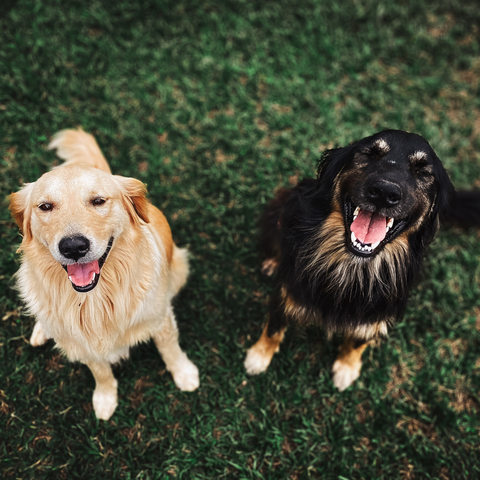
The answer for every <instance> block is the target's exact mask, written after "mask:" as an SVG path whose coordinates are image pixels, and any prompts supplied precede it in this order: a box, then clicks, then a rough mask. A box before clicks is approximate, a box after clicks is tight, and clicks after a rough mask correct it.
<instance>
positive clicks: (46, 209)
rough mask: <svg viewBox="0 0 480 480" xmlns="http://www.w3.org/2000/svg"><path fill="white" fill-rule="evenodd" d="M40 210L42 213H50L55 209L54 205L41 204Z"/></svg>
mask: <svg viewBox="0 0 480 480" xmlns="http://www.w3.org/2000/svg"><path fill="white" fill-rule="evenodd" d="M38 208H39V209H40V210H41V211H42V212H49V211H50V210H52V209H53V205H52V204H51V203H41V204H40V205H39V206H38Z"/></svg>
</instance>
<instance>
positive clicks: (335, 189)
mask: <svg viewBox="0 0 480 480" xmlns="http://www.w3.org/2000/svg"><path fill="white" fill-rule="evenodd" d="M465 205H467V208H465ZM479 206H480V194H479V193H478V192H457V193H455V191H454V188H453V186H452V184H451V182H450V179H449V177H448V175H447V173H446V171H445V169H444V167H443V165H442V163H441V162H440V160H439V158H438V157H437V155H436V154H435V152H434V151H433V149H432V147H431V146H430V145H429V143H428V142H427V141H426V140H425V139H424V138H423V137H421V136H420V135H416V134H412V133H407V132H404V131H399V130H386V131H383V132H380V133H377V134H375V135H373V136H370V137H367V138H364V139H362V140H359V141H356V142H354V143H352V144H351V145H349V146H347V147H344V148H336V149H332V150H328V151H326V152H325V153H324V155H323V156H322V159H321V161H320V163H319V169H318V173H317V178H316V179H305V180H303V181H301V182H300V183H299V184H298V185H297V186H295V187H294V188H292V189H281V190H280V191H279V192H278V193H277V195H276V198H275V199H274V200H273V201H272V202H271V203H270V205H269V206H268V207H267V210H266V212H265V214H264V216H263V217H262V220H261V222H260V225H261V226H260V228H261V252H262V255H263V256H264V258H266V260H265V261H264V262H263V266H262V272H263V273H265V274H267V275H272V274H274V273H275V275H276V278H275V288H274V292H273V294H272V296H271V298H270V303H269V315H268V321H267V325H266V326H265V328H264V330H263V333H262V335H261V337H260V339H259V340H258V342H257V343H256V344H255V345H254V346H252V347H251V348H250V349H249V350H248V352H247V356H246V359H245V368H246V370H247V373H249V374H252V375H253V374H258V373H261V372H263V371H265V370H266V369H267V367H268V365H269V364H270V362H271V360H272V357H273V355H274V354H275V352H278V350H279V347H280V343H281V341H282V340H283V337H284V333H285V329H286V327H287V325H288V324H289V323H290V322H296V323H297V324H300V325H318V326H321V327H323V328H324V329H325V330H326V331H327V333H328V334H329V336H331V335H332V334H336V333H338V334H342V335H343V336H344V340H343V344H342V345H341V347H340V352H339V355H338V357H337V359H336V361H335V363H334V365H333V383H334V384H335V386H336V387H337V388H338V389H339V390H340V391H343V390H345V389H346V388H347V387H349V386H350V385H351V384H352V383H353V382H354V381H355V380H356V379H357V378H358V376H359V374H360V369H361V365H362V361H361V356H362V353H363V352H364V350H365V349H366V348H367V346H368V345H369V344H370V343H372V342H373V341H374V340H375V339H378V338H379V337H384V336H386V335H387V332H388V330H389V328H391V327H392V326H393V324H394V322H395V320H397V319H398V318H399V317H401V316H402V314H403V312H404V309H405V305H406V302H407V299H408V295H409V291H410V289H411V287H412V283H413V280H414V279H415V277H416V276H417V274H418V272H419V269H420V266H421V263H422V258H423V256H424V253H425V250H426V248H427V246H428V245H429V244H430V243H431V242H432V240H433V238H434V236H435V234H436V232H437V230H438V228H439V226H440V219H441V218H445V219H449V220H453V221H456V220H458V222H457V223H462V224H463V225H468V226H471V225H477V226H478V225H480V208H479ZM447 212H448V213H447Z"/></svg>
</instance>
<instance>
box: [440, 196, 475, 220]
mask: <svg viewBox="0 0 480 480" xmlns="http://www.w3.org/2000/svg"><path fill="white" fill-rule="evenodd" d="M444 221H446V222H449V223H453V224H455V225H458V226H459V227H463V228H468V227H480V191H474V190H469V191H459V192H455V195H454V197H453V199H452V202H451V205H450V208H449V209H448V211H447V212H446V214H445V218H444Z"/></svg>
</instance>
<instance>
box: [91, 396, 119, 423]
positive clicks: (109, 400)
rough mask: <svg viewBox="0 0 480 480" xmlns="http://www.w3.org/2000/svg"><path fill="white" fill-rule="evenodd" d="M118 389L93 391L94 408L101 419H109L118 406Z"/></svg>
mask: <svg viewBox="0 0 480 480" xmlns="http://www.w3.org/2000/svg"><path fill="white" fill-rule="evenodd" d="M117 405H118V402H117V389H115V390H95V391H94V392H93V409H94V410H95V415H96V416H97V418H98V419H100V420H108V419H109V418H110V417H111V416H112V415H113V412H114V411H115V409H116V408H117Z"/></svg>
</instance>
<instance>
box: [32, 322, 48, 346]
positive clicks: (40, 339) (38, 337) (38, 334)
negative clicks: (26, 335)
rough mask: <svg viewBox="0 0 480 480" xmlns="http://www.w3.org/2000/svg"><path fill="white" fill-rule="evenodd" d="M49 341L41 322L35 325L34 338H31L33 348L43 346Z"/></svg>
mask: <svg viewBox="0 0 480 480" xmlns="http://www.w3.org/2000/svg"><path fill="white" fill-rule="evenodd" d="M47 340H48V337H47V335H46V334H45V331H44V330H43V327H42V325H41V324H40V322H36V323H35V327H33V332H32V336H31V337H30V344H31V345H32V347H39V346H40V345H43V344H44V343H45V342H46V341H47Z"/></svg>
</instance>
